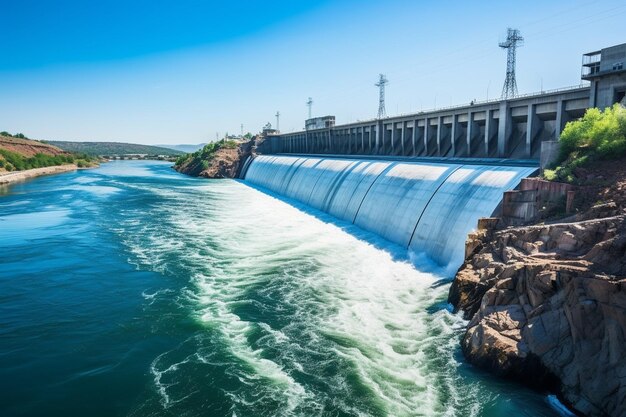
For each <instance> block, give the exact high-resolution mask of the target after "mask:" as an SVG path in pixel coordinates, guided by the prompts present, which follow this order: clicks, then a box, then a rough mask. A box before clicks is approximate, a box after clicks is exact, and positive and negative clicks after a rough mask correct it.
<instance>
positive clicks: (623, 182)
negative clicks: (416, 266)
mask: <svg viewBox="0 0 626 417" xmlns="http://www.w3.org/2000/svg"><path fill="white" fill-rule="evenodd" d="M577 175H578V178H579V181H580V183H581V184H582V185H579V186H577V187H576V188H575V190H576V191H575V193H576V196H577V197H576V198H575V199H574V201H575V204H574V209H575V214H573V215H570V216H569V217H561V218H560V219H559V218H554V217H548V218H545V217H544V218H540V219H539V220H537V221H534V222H533V223H532V224H527V225H521V226H518V227H512V228H511V227H505V225H503V224H502V223H503V222H502V221H501V220H498V219H490V220H483V221H481V222H479V230H478V231H476V232H475V233H473V234H471V235H470V236H469V237H468V240H467V242H466V259H465V263H464V264H463V265H462V266H461V268H460V269H459V271H458V272H457V274H456V277H455V279H454V282H453V284H452V286H451V288H450V294H449V299H448V300H449V302H450V303H451V304H452V305H453V306H454V307H455V310H460V311H462V312H463V313H464V316H465V318H466V319H468V320H469V324H468V326H467V331H466V333H465V335H464V336H463V338H462V340H461V346H462V349H463V353H464V354H465V357H466V358H467V360H468V361H469V362H470V363H473V364H474V365H476V366H479V367H481V368H484V369H487V370H489V371H491V372H493V373H494V374H496V375H499V376H502V377H507V378H512V379H515V380H518V381H521V382H524V383H526V384H528V385H529V386H531V387H533V388H535V389H541V390H548V391H551V392H555V393H557V394H558V396H559V398H560V399H561V400H562V402H563V403H565V404H567V405H568V407H569V408H570V409H571V410H572V411H574V412H576V413H578V414H581V415H586V416H598V417H599V416H607V415H610V416H620V417H623V416H626V383H625V382H624V378H623V375H626V314H625V312H626V158H622V159H618V160H614V161H602V162H598V163H597V164H595V165H591V166H588V167H587V168H586V170H585V171H584V172H583V171H580V170H579V172H577ZM546 214H549V213H546Z"/></svg>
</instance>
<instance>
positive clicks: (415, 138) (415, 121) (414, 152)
mask: <svg viewBox="0 0 626 417" xmlns="http://www.w3.org/2000/svg"><path fill="white" fill-rule="evenodd" d="M411 143H412V144H413V156H415V155H417V148H416V146H415V145H416V144H417V119H416V120H413V134H412V135H411Z"/></svg>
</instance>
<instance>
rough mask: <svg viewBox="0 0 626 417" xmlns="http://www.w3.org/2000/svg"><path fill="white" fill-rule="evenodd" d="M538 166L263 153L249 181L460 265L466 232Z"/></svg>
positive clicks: (254, 162) (253, 165)
mask: <svg viewBox="0 0 626 417" xmlns="http://www.w3.org/2000/svg"><path fill="white" fill-rule="evenodd" d="M534 171H536V168H533V167H522V166H490V165H473V164H453V163H431V162H422V161H419V162H417V161H416V162H408V161H406V162H405V161H381V160H364V159H350V158H332V157H328V158H327V157H324V158H318V157H299V156H282V155H281V156H276V155H261V156H258V157H256V158H255V159H254V160H252V162H251V163H250V164H249V166H248V169H247V172H246V174H245V181H246V182H248V183H250V184H253V185H255V186H258V187H261V188H265V189H267V190H270V191H272V192H274V193H276V194H279V195H281V196H284V197H287V198H290V199H293V200H296V201H298V202H300V203H304V204H306V205H308V206H310V207H312V208H314V209H317V210H321V211H323V212H326V213H328V214H331V215H332V216H334V217H336V218H338V219H341V220H344V221H347V222H350V223H352V224H354V225H356V226H358V227H360V228H362V229H364V230H367V231H369V232H373V233H375V234H377V235H379V236H382V237H383V238H385V239H387V240H389V241H391V242H393V243H396V244H398V245H401V246H404V247H406V248H408V249H410V250H412V251H414V252H415V253H425V254H426V255H427V256H429V257H430V258H432V259H433V260H435V261H436V262H437V263H439V264H440V265H452V266H459V265H460V264H461V263H462V261H463V253H464V244H465V238H466V236H467V234H468V233H469V232H470V231H471V230H472V229H474V228H475V227H476V221H477V220H478V218H480V217H486V216H490V215H491V214H492V213H493V211H494V210H495V209H496V207H497V206H498V204H499V203H500V201H501V199H502V193H503V192H504V191H507V190H510V189H513V188H515V187H516V186H517V185H518V184H519V182H520V181H521V179H522V178H524V177H527V176H529V175H531V174H532V173H533V172H534Z"/></svg>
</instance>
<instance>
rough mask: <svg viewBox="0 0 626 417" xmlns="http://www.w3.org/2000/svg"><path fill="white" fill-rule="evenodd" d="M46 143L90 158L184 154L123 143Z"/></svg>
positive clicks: (166, 149)
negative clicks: (90, 156)
mask: <svg viewBox="0 0 626 417" xmlns="http://www.w3.org/2000/svg"><path fill="white" fill-rule="evenodd" d="M47 143H49V144H51V145H54V146H57V147H59V148H61V149H63V150H65V151H69V152H76V153H83V154H86V155H92V156H114V155H168V156H178V155H182V154H183V153H184V152H181V151H177V150H174V149H168V148H163V147H160V146H151V145H139V144H136V143H123V142H70V141H48V142H47Z"/></svg>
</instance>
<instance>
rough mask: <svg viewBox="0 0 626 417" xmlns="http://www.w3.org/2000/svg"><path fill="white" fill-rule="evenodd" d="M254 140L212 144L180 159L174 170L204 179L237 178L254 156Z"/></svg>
mask: <svg viewBox="0 0 626 417" xmlns="http://www.w3.org/2000/svg"><path fill="white" fill-rule="evenodd" d="M253 148H254V139H253V140H250V141H247V142H234V141H229V142H225V143H223V144H222V143H220V142H218V143H211V144H208V145H206V146H205V147H204V148H203V149H201V150H199V151H197V152H194V153H192V154H188V155H186V156H183V157H181V158H179V160H178V161H176V164H175V165H174V169H175V170H176V171H178V172H181V173H183V174H187V175H191V176H194V177H203V178H237V177H238V176H239V173H240V172H241V169H242V168H243V164H244V163H245V161H246V159H247V158H248V157H249V156H251V155H252V153H253Z"/></svg>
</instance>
